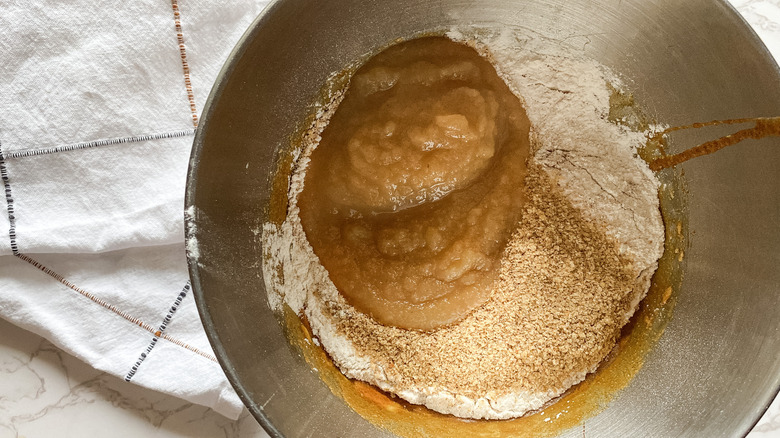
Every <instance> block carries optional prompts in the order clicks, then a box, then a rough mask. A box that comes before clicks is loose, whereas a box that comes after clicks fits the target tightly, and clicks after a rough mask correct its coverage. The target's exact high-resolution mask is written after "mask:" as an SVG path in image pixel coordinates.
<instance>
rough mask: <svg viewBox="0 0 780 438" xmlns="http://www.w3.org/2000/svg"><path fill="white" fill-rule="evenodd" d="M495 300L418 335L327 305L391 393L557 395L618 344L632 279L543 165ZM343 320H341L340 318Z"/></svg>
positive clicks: (611, 244) (534, 172) (531, 183)
mask: <svg viewBox="0 0 780 438" xmlns="http://www.w3.org/2000/svg"><path fill="white" fill-rule="evenodd" d="M526 186H527V196H528V201H527V202H526V203H525V205H524V206H523V208H522V218H521V219H520V221H519V227H518V228H517V229H516V230H515V232H514V234H513V235H512V237H511V239H510V241H509V244H508V246H507V248H506V251H505V253H504V257H503V258H502V259H501V268H500V278H499V281H498V283H497V285H496V287H495V290H494V291H493V294H492V296H491V298H490V300H489V301H487V302H486V303H485V304H484V305H482V306H481V307H479V308H478V309H476V310H475V311H474V312H472V313H471V314H469V315H468V316H467V317H466V318H465V319H463V320H461V321H459V322H458V323H456V324H454V325H451V326H448V327H443V328H439V329H436V330H433V331H431V332H419V331H413V330H404V329H399V328H394V327H388V326H385V325H382V324H379V323H377V322H376V321H374V320H372V319H371V318H370V317H368V316H366V315H364V314H362V313H360V312H356V311H355V310H354V309H352V308H350V307H349V306H344V305H343V304H339V303H338V302H333V301H330V302H328V303H327V304H326V305H327V306H329V311H328V313H330V315H332V316H331V318H332V322H333V323H334V324H335V325H336V327H337V330H338V331H339V332H340V334H341V335H343V336H345V337H346V338H347V339H349V341H350V342H351V343H352V344H353V345H354V347H355V350H356V352H357V354H359V355H366V356H367V357H368V358H369V359H370V360H371V363H372V364H374V365H376V366H378V367H381V369H383V370H384V373H385V375H386V381H388V382H392V385H393V387H394V389H393V392H396V393H399V392H402V391H404V390H411V391H415V392H419V391H425V388H431V389H432V390H441V389H445V390H446V391H448V392H450V393H453V394H458V395H461V396H466V397H469V398H472V399H478V398H483V397H486V396H488V397H490V398H492V399H495V398H497V397H500V396H501V395H511V394H518V393H526V394H529V395H533V394H540V393H549V392H550V391H553V392H557V393H560V392H562V391H563V390H565V389H566V388H567V387H569V386H571V385H572V384H574V383H576V382H578V381H579V379H581V378H582V377H584V373H585V372H589V371H592V370H593V369H594V368H595V367H596V366H597V365H598V363H599V362H600V361H601V360H602V359H603V358H604V357H605V356H606V355H607V353H608V352H609V351H610V350H611V349H612V348H613V346H614V345H615V342H616V339H617V337H618V335H619V332H620V328H621V326H622V325H623V323H624V322H625V315H626V313H627V312H630V311H633V309H631V308H630V307H631V302H632V299H633V298H635V297H634V296H632V295H634V294H632V293H631V290H632V289H633V288H634V282H635V272H634V268H633V265H632V263H631V261H630V260H628V259H627V258H625V257H623V256H621V255H619V252H618V247H617V244H616V242H615V241H614V240H612V239H611V238H608V237H607V236H606V235H605V234H604V227H603V226H602V225H601V224H598V223H593V222H590V221H587V220H585V219H584V218H583V216H582V214H581V212H580V211H579V210H578V209H576V208H575V207H573V206H572V205H571V203H570V202H569V201H568V200H567V199H566V198H565V197H564V196H563V195H562V194H560V193H559V191H558V189H557V188H556V187H555V185H554V183H551V182H550V181H549V180H548V177H547V176H546V174H545V173H544V171H543V170H541V169H540V168H539V167H537V166H531V167H529V175H528V177H527V180H526ZM336 315H338V317H336Z"/></svg>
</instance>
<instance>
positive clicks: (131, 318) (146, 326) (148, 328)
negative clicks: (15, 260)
mask: <svg viewBox="0 0 780 438" xmlns="http://www.w3.org/2000/svg"><path fill="white" fill-rule="evenodd" d="M16 256H17V257H19V258H20V259H22V260H24V261H25V262H27V263H29V264H31V265H33V266H35V267H36V268H38V269H39V270H41V271H43V272H44V273H46V274H48V275H49V276H50V277H52V278H54V279H55V280H57V281H59V282H60V283H62V284H64V285H65V286H67V287H69V288H70V289H72V290H74V291H76V292H78V293H79V294H81V295H83V296H84V297H86V298H87V299H89V300H90V301H92V302H94V303H96V304H98V305H100V306H102V307H104V308H106V309H108V310H110V311H112V312H114V313H116V314H117V315H119V316H121V317H122V318H124V319H126V320H128V321H130V322H132V323H133V324H135V325H137V326H139V327H141V328H142V329H144V330H146V331H148V332H149V333H151V334H153V335H155V336H159V337H160V338H162V339H165V340H166V341H169V342H172V343H174V344H176V345H178V346H180V347H183V348H185V349H187V350H190V351H192V352H193V353H196V354H198V355H201V356H203V357H205V358H206V359H208V360H210V361H213V362H216V361H217V358H215V357H214V356H212V355H210V354H208V353H206V352H204V351H202V350H200V349H198V348H195V347H193V346H191V345H189V344H186V343H184V342H182V341H180V340H178V339H176V338H172V337H170V336H168V335H166V334H165V333H160V332H159V331H158V330H155V328H154V327H152V326H151V325H149V324H147V323H146V322H144V321H142V320H140V319H139V318H136V317H134V316H131V315H130V314H128V313H127V312H125V311H123V310H121V309H119V308H118V307H116V306H115V305H113V304H109V303H107V302H106V301H103V300H102V299H100V298H98V297H96V296H95V295H93V294H91V293H90V292H88V291H86V290H84V289H82V288H80V287H78V286H76V285H75V284H73V283H71V282H70V281H68V280H67V279H66V278H65V277H63V276H62V275H60V274H58V273H56V272H54V271H52V270H51V269H49V268H47V267H46V266H43V265H42V264H41V263H40V262H38V261H37V260H35V259H33V258H32V257H30V256H28V255H26V254H21V253H20V254H17V255H16Z"/></svg>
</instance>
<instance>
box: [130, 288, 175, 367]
mask: <svg viewBox="0 0 780 438" xmlns="http://www.w3.org/2000/svg"><path fill="white" fill-rule="evenodd" d="M189 291H190V282H189V280H188V281H187V283H186V284H185V285H184V288H183V289H182V290H181V292H179V295H178V296H177V297H176V300H175V301H174V302H173V305H172V306H171V308H170V310H168V314H167V315H165V318H164V319H163V322H162V324H160V327H159V328H158V329H157V332H155V334H154V336H153V337H152V340H151V342H149V345H148V346H147V347H146V350H145V351H144V352H142V353H141V356H139V357H138V360H137V361H135V364H134V365H133V366H132V367H131V368H130V371H128V372H127V375H126V376H125V381H126V382H129V381H130V380H131V379H132V378H133V376H135V373H136V372H138V367H140V366H141V364H142V363H143V362H144V360H146V358H147V357H148V356H149V353H151V352H152V350H153V349H154V346H155V345H157V340H158V339H160V336H162V334H163V333H164V332H165V329H166V328H167V327H168V324H170V322H171V319H172V318H173V315H174V314H175V313H176V309H178V308H179V305H181V302H182V301H184V298H185V297H186V296H187V292H189Z"/></svg>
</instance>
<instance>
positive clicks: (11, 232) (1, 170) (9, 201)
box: [0, 143, 19, 256]
mask: <svg viewBox="0 0 780 438" xmlns="http://www.w3.org/2000/svg"><path fill="white" fill-rule="evenodd" d="M0 177H2V179H3V187H5V203H6V205H7V206H8V207H7V209H8V223H9V227H8V237H9V238H10V239H11V252H12V253H13V254H14V255H15V256H18V255H19V248H18V246H17V245H16V215H15V214H14V198H13V196H11V183H10V181H9V180H8V168H6V166H5V156H4V155H3V145H2V143H0Z"/></svg>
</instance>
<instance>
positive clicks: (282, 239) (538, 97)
mask: <svg viewBox="0 0 780 438" xmlns="http://www.w3.org/2000/svg"><path fill="white" fill-rule="evenodd" d="M448 36H449V37H450V38H451V39H453V40H456V41H458V40H459V41H469V40H472V43H471V44H473V45H475V47H476V48H477V49H478V50H479V51H481V52H482V53H483V54H486V51H485V48H488V49H489V52H490V55H491V56H492V60H493V61H494V65H495V66H496V69H497V71H498V72H499V74H500V75H501V76H502V77H503V78H504V80H505V81H506V82H507V83H508V84H509V86H510V88H511V89H512V90H513V91H514V92H515V94H517V95H518V96H519V97H520V99H521V100H522V101H523V104H524V106H525V109H526V112H527V114H528V117H529V119H530V121H531V124H532V129H531V144H532V148H533V160H535V162H536V163H537V164H539V165H541V166H542V168H543V169H544V170H545V171H546V172H547V173H548V174H550V175H551V176H552V179H553V180H554V181H557V182H558V184H559V186H560V187H561V189H562V191H563V193H564V194H565V195H566V196H567V198H568V199H569V200H570V201H571V202H572V204H573V205H574V206H575V207H577V208H579V209H581V210H582V211H583V214H584V216H585V217H586V218H588V219H590V220H593V221H596V222H598V223H601V224H603V226H604V227H605V230H606V232H607V234H608V235H610V236H612V237H614V238H615V239H616V240H617V241H618V242H619V244H620V251H621V253H623V254H624V255H626V256H628V257H629V258H630V259H632V260H633V261H634V263H635V268H636V273H637V280H636V286H635V288H634V291H633V297H634V300H633V303H634V306H632V308H633V307H635V306H636V304H637V303H638V302H639V301H640V300H641V299H642V298H643V297H644V295H645V294H646V292H647V290H648V288H649V285H650V277H651V276H652V274H653V272H655V269H656V268H657V260H658V259H659V258H660V256H661V255H662V253H663V242H664V229H663V224H662V221H661V216H660V210H659V202H658V196H657V190H658V181H657V180H656V179H655V177H654V176H653V174H652V172H651V171H650V170H649V169H648V167H647V165H646V164H645V163H644V161H642V160H641V159H640V158H638V157H637V156H636V148H637V147H638V146H641V145H642V144H643V142H644V139H645V135H644V134H643V133H637V132H631V131H629V130H627V129H625V128H622V127H619V126H617V125H615V124H613V123H610V122H609V121H608V120H607V114H608V113H609V96H610V90H609V89H608V87H607V83H608V82H609V83H611V84H612V85H613V86H616V87H619V81H618V80H617V79H616V77H615V76H613V75H612V74H610V73H609V72H608V71H606V70H605V69H604V68H603V67H602V66H600V65H599V64H597V63H596V62H594V61H592V60H588V59H584V58H581V57H577V56H572V55H571V54H570V53H567V52H566V51H565V50H564V49H562V48H561V46H559V45H557V44H555V43H554V42H551V41H546V40H544V39H541V38H538V37H529V36H526V35H524V34H521V33H516V32H512V31H506V30H505V31H502V32H500V33H495V34H489V35H484V34H482V35H480V36H478V37H476V41H477V43H473V38H469V37H467V36H464V35H463V34H462V33H460V32H457V31H452V32H450V33H448ZM338 100H339V97H338V96H336V97H335V98H334V101H338ZM334 103H335V104H337V103H338V102H334ZM333 107H334V105H330V106H328V107H325V108H322V109H321V110H320V112H319V114H318V117H317V122H316V126H314V127H313V129H312V130H311V131H310V132H313V133H314V135H312V136H311V137H310V138H309V139H308V141H305V142H304V145H303V146H304V147H303V150H302V151H296V154H299V156H296V157H294V162H295V163H297V164H296V167H295V169H294V171H293V175H292V176H291V179H290V191H289V201H290V206H289V210H288V216H287V219H286V221H285V222H284V223H283V224H282V225H281V227H277V226H276V225H274V224H271V223H268V224H265V225H264V227H263V245H264V260H263V262H264V263H263V276H264V278H265V282H266V289H267V291H268V300H269V303H270V305H271V307H272V308H273V309H274V310H277V311H278V310H281V308H282V306H283V303H287V305H289V306H290V308H291V309H292V310H293V311H295V312H297V313H298V314H305V315H306V317H307V318H308V320H309V323H310V324H311V327H312V330H313V333H314V335H315V336H316V337H317V338H318V339H319V341H320V343H321V344H322V346H323V348H324V349H325V350H326V351H327V352H328V353H329V354H330V355H331V357H332V358H333V360H334V362H335V363H336V364H337V365H338V366H339V368H340V369H341V370H342V372H343V373H344V374H345V375H346V376H347V377H350V378H356V379H360V380H364V381H366V382H369V383H372V384H374V385H376V386H378V387H379V388H381V389H383V390H385V391H389V392H394V393H397V394H398V395H399V396H400V397H402V398H404V399H406V400H408V401H410V402H412V403H417V404H424V405H426V406H428V407H429V408H432V409H434V410H437V411H440V412H443V413H451V414H454V415H458V416H462V417H470V418H491V419H501V418H512V417H516V416H519V415H522V414H523V413H525V412H527V411H529V410H534V409H538V408H540V407H541V406H542V405H543V404H544V403H546V402H547V401H548V400H550V399H551V398H554V397H556V396H557V395H560V394H561V393H562V392H563V391H565V390H566V389H567V388H568V386H571V385H573V384H576V383H578V382H579V381H581V380H582V379H583V378H584V376H585V373H586V372H590V371H592V370H581V371H580V372H578V373H575V374H574V375H572V378H571V379H570V381H569V382H567V383H569V384H568V385H567V387H564V388H558V389H556V390H553V391H549V392H546V393H539V394H530V393H512V394H505V395H503V396H501V397H500V398H494V397H487V396H486V397H484V398H479V399H476V400H475V399H470V398H468V397H465V396H463V395H459V394H453V393H451V392H448V391H446V390H445V389H442V388H417V389H414V390H409V389H405V390H403V391H398V390H396V388H395V387H394V385H393V382H391V381H388V379H387V377H386V375H385V372H384V370H383V369H382V368H381V367H380V366H377V365H375V364H372V363H371V361H369V360H368V359H367V357H366V356H365V355H361V354H360V353H359V352H358V351H356V349H355V347H354V345H353V344H352V343H351V342H350V341H349V340H348V339H347V338H346V337H345V336H343V335H342V334H339V333H337V331H336V329H335V326H334V324H333V320H332V318H334V317H335V318H338V317H339V315H338V314H335V315H331V313H332V312H331V311H330V307H329V306H328V302H338V303H340V304H341V305H343V306H348V305H347V304H346V303H345V301H344V299H343V298H342V297H341V295H340V294H339V293H338V291H337V290H336V288H335V286H334V285H333V283H332V282H331V281H330V280H329V278H328V274H327V271H326V270H325V268H323V267H322V265H320V263H319V261H318V259H317V257H316V256H315V255H314V252H313V251H312V249H311V246H310V245H309V243H308V241H307V240H306V236H305V234H304V231H303V228H302V227H301V223H300V219H299V217H298V212H299V210H298V206H297V197H298V194H299V193H300V192H301V190H302V189H303V180H304V174H305V169H306V166H307V164H308V160H309V158H308V156H309V154H310V153H311V150H312V149H313V148H314V147H316V143H317V142H318V141H319V137H318V133H320V132H321V131H322V129H324V127H325V125H326V124H327V119H328V118H329V111H330V110H331V109H332V108H333ZM342 308H343V307H342ZM629 317H630V314H627V315H626V318H625V319H626V321H627V320H628V318H629Z"/></svg>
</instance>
